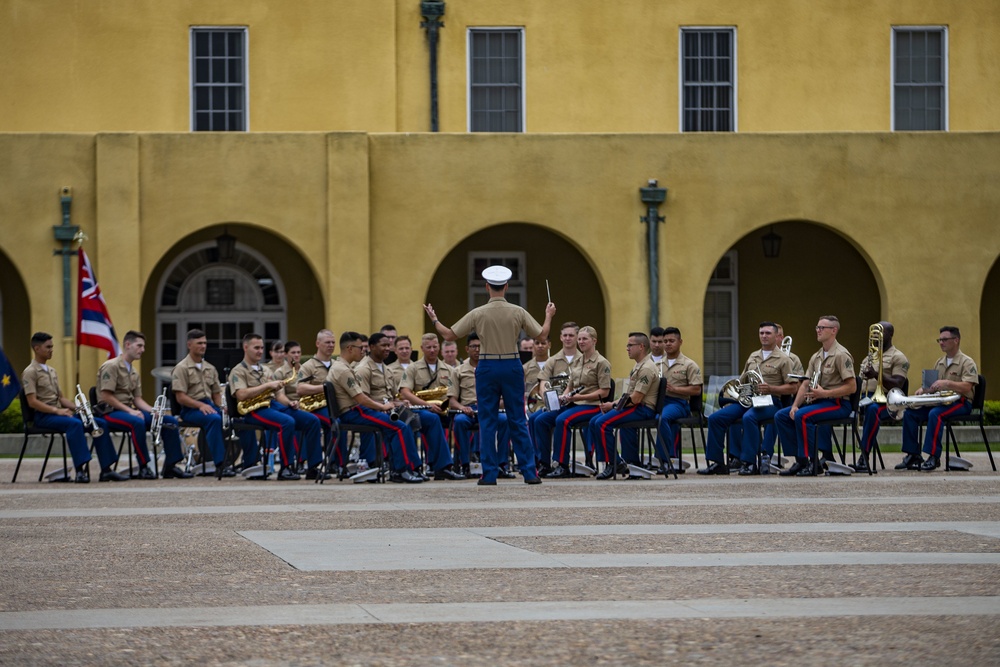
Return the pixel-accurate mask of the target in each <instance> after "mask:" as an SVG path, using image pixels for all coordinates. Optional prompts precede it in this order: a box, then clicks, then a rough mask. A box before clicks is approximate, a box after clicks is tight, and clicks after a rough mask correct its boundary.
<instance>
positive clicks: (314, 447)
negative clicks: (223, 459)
mask: <svg viewBox="0 0 1000 667" xmlns="http://www.w3.org/2000/svg"><path fill="white" fill-rule="evenodd" d="M262 356H264V340H263V339H262V338H261V337H260V335H259V334H255V333H249V334H247V335H246V336H244V337H243V361H241V362H240V363H238V364H236V367H235V368H233V370H232V371H231V372H230V373H229V386H230V387H231V389H232V392H233V396H234V397H235V398H236V400H237V401H239V402H240V403H243V402H248V401H251V400H252V399H258V402H262V403H263V404H262V405H261V406H260V407H258V408H256V409H255V410H253V411H252V412H250V413H248V414H246V415H244V417H243V419H244V421H245V422H246V423H248V424H253V425H255V426H260V427H263V428H265V429H266V428H270V429H272V430H277V431H278V443H277V444H278V452H279V454H280V456H281V468H280V469H279V470H278V475H277V478H278V479H279V480H297V479H301V477H300V476H299V475H298V474H297V473H296V472H295V461H296V445H295V442H296V441H295V433H296V431H298V432H299V433H301V435H302V449H303V450H304V451H305V454H306V459H307V462H308V470H307V471H306V479H317V478H318V477H319V476H320V475H324V476H325V477H324V478H326V477H329V476H328V475H326V473H324V472H322V471H321V470H319V464H320V463H321V462H322V460H323V443H322V429H321V427H320V424H319V419H317V418H316V417H315V416H313V415H311V414H309V413H308V412H305V411H303V410H299V409H298V401H290V400H289V399H288V397H287V396H285V392H284V387H285V382H284V381H282V380H274V379H272V376H271V375H268V374H267V371H266V370H265V369H264V368H263V366H261V364H260V360H261V357H262ZM268 397H269V398H268Z"/></svg>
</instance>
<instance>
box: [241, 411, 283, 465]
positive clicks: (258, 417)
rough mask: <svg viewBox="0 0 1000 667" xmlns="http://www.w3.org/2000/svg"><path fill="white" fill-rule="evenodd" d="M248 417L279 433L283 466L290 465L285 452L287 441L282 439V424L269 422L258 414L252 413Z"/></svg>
mask: <svg viewBox="0 0 1000 667" xmlns="http://www.w3.org/2000/svg"><path fill="white" fill-rule="evenodd" d="M247 416H248V417H253V418H254V419H256V420H257V421H259V422H260V423H261V424H266V425H267V426H270V427H272V428H274V429H277V431H278V449H279V450H280V451H281V465H288V454H287V453H286V452H285V439H284V438H282V437H281V424H279V423H278V422H273V421H268V420H266V419H264V418H263V417H261V416H260V415H259V414H257V413H256V412H251V413H250V414H249V415H247Z"/></svg>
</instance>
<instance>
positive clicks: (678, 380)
mask: <svg viewBox="0 0 1000 667" xmlns="http://www.w3.org/2000/svg"><path fill="white" fill-rule="evenodd" d="M683 343H684V341H683V340H682V339H681V331H680V329H678V328H677V327H667V328H665V329H664V330H663V359H661V360H660V377H664V378H666V379H667V392H666V396H665V397H664V399H663V410H662V411H661V412H660V425H659V427H657V433H656V455H657V457H659V459H660V470H658V472H660V473H663V474H666V471H667V467H666V462H667V458H668V457H670V458H680V454H681V429H680V426H678V424H677V420H678V419H683V418H685V417H690V416H691V404H690V403H689V400H690V399H691V397H693V396H698V395H700V394H701V391H702V389H701V388H702V381H701V369H700V368H699V367H698V364H696V363H695V362H694V361H692V360H691V359H689V358H688V357H686V356H684V355H683V354H681V345H682V344H683ZM654 404H655V403H654ZM677 472H684V469H683V468H679V469H678V470H677Z"/></svg>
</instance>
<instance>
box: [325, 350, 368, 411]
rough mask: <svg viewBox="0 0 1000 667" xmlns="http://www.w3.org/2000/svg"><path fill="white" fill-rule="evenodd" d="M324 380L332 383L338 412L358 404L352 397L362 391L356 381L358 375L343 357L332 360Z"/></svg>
mask: <svg viewBox="0 0 1000 667" xmlns="http://www.w3.org/2000/svg"><path fill="white" fill-rule="evenodd" d="M366 358H367V357H366ZM326 381H327V382H330V383H332V384H333V388H334V390H335V392H336V394H337V411H338V412H347V411H348V410H350V409H352V408H354V407H356V406H357V405H358V401H357V400H356V399H355V398H354V397H355V396H357V395H358V394H361V393H363V392H362V391H361V383H360V382H358V376H357V375H355V374H354V369H353V368H351V366H350V364H348V363H347V362H346V361H344V360H343V359H337V360H336V361H334V362H333V363H332V364H330V371H329V373H327V376H326Z"/></svg>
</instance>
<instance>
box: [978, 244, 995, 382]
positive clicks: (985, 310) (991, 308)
mask: <svg viewBox="0 0 1000 667" xmlns="http://www.w3.org/2000/svg"><path fill="white" fill-rule="evenodd" d="M997 327H1000V259H997V260H996V261H995V262H993V267H992V268H991V269H990V272H989V274H988V275H987V276H986V282H985V283H984V284H983V297H982V301H981V303H980V305H979V350H980V352H979V355H980V358H979V359H976V362H978V364H979V372H980V373H982V375H983V377H985V378H986V379H987V382H986V398H987V399H988V400H991V401H992V400H996V399H998V398H1000V386H998V384H1000V374H998V373H997V369H1000V345H997V344H995V343H993V342H992V341H995V340H996V332H997ZM990 373H992V382H990V381H989V380H990V379H991V377H990Z"/></svg>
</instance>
